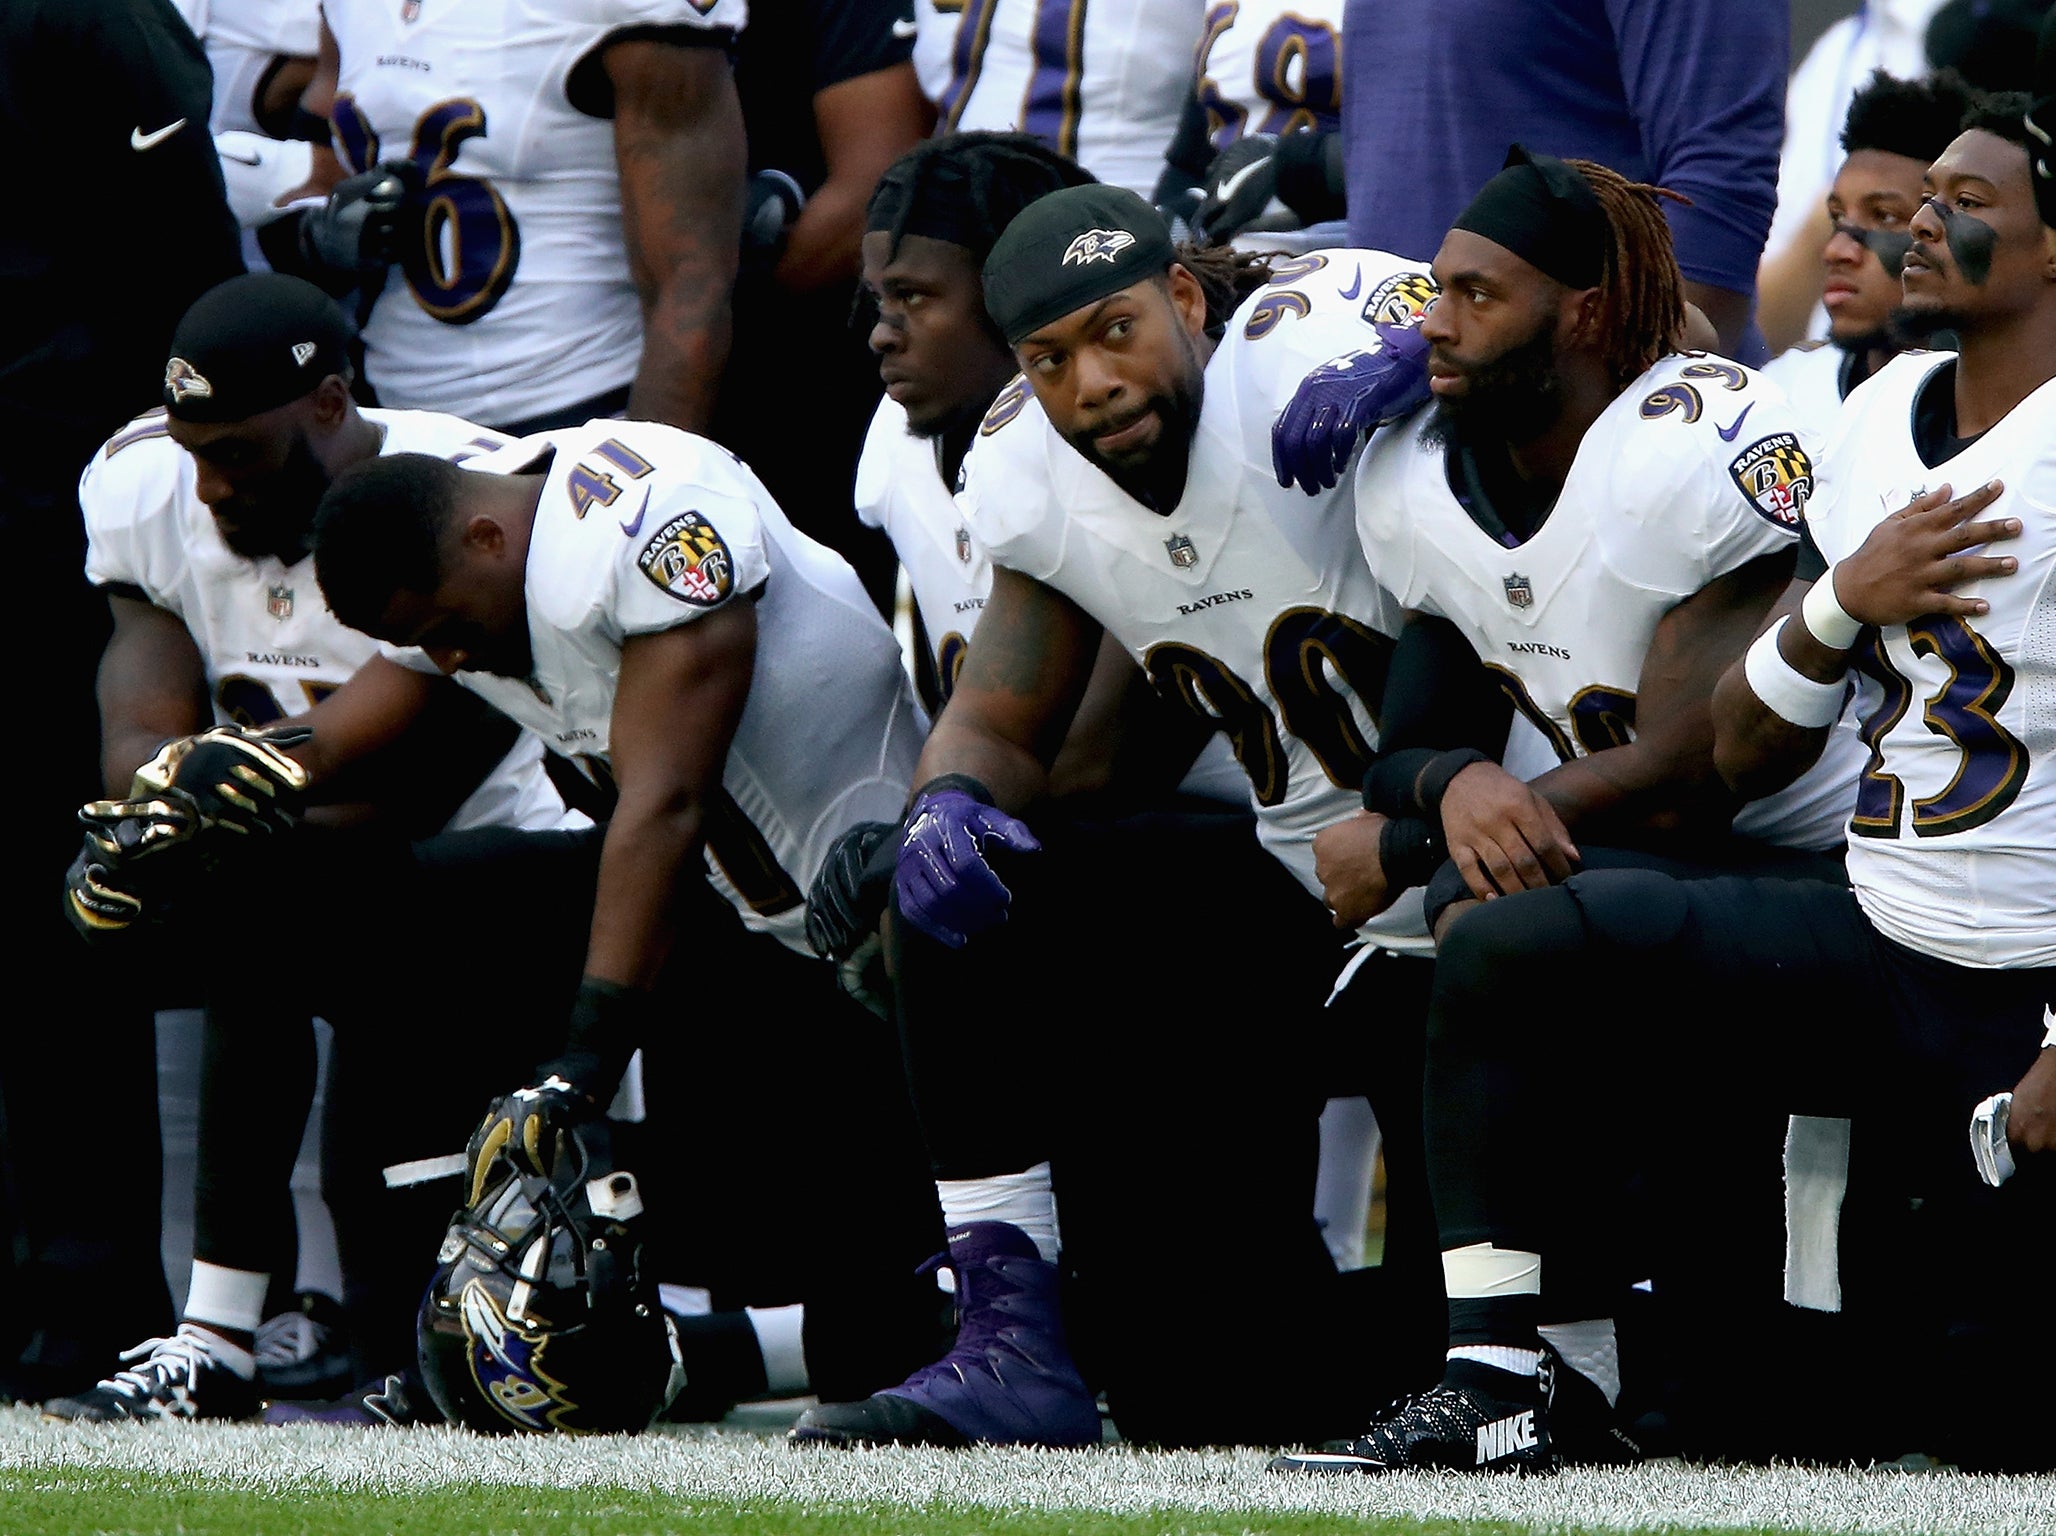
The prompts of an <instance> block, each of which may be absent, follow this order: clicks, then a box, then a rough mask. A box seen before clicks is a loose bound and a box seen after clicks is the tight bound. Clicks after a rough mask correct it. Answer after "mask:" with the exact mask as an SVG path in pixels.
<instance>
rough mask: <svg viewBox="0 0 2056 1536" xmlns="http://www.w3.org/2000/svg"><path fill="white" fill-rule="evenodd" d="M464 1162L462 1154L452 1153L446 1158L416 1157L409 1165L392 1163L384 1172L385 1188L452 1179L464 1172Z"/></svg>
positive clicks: (405, 1186) (400, 1187)
mask: <svg viewBox="0 0 2056 1536" xmlns="http://www.w3.org/2000/svg"><path fill="white" fill-rule="evenodd" d="M464 1162H465V1158H464V1154H463V1153H462V1152H452V1153H451V1154H450V1155H449V1156H447V1157H417V1158H416V1159H414V1161H413V1162H411V1163H394V1164H393V1165H392V1166H391V1167H390V1168H388V1169H386V1171H385V1181H386V1188H387V1189H406V1188H407V1187H408V1186H409V1185H413V1184H426V1183H429V1182H430V1181H431V1180H434V1179H454V1178H455V1177H456V1176H457V1175H458V1174H460V1173H462V1172H463V1171H464Z"/></svg>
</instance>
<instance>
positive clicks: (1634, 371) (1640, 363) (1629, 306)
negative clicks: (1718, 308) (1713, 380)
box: [1564, 160, 1692, 386]
mask: <svg viewBox="0 0 2056 1536" xmlns="http://www.w3.org/2000/svg"><path fill="white" fill-rule="evenodd" d="M1564 163H1565V164H1566V165H1568V166H1570V167H1571V168H1572V169H1574V170H1576V171H1577V173H1578V174H1579V175H1581V176H1583V177H1584V178H1585V181H1586V183H1587V184H1588V185H1589V186H1590V187H1591V188H1592V191H1593V194H1594V195H1595V196H1596V197H1597V198H1598V199H1599V207H1600V209H1601V211H1602V212H1604V213H1605V215H1606V224H1607V230H1608V234H1609V237H1610V238H1609V239H1608V241H1607V247H1606V261H1605V265H1604V268H1603V269H1602V271H1601V273H1600V278H1599V288H1600V292H1601V294H1602V300H1601V304H1600V310H1599V327H1598V329H1599V340H1600V356H1601V357H1602V358H1603V359H1604V360H1605V362H1606V366H1607V370H1608V372H1609V373H1611V374H1612V376H1613V381H1614V384H1615V385H1616V386H1625V385H1627V384H1628V383H1629V382H1630V381H1631V380H1633V379H1634V378H1636V377H1637V376H1638V375H1640V374H1643V373H1647V372H1648V371H1649V369H1650V367H1651V366H1652V365H1653V364H1654V363H1655V362H1656V360H1657V359H1658V358H1659V357H1662V356H1663V355H1664V354H1665V353H1666V352H1670V351H1673V350H1675V349H1676V347H1677V344H1678V339H1679V337H1680V336H1682V335H1683V333H1684V328H1685V276H1684V274H1683V273H1682V272H1680V271H1679V270H1678V258H1677V253H1676V252H1675V251H1674V250H1673V249H1672V247H1671V232H1670V225H1669V223H1668V222H1666V220H1665V219H1664V216H1663V204H1662V201H1661V200H1662V199H1664V198H1669V199H1670V200H1671V201H1672V202H1674V203H1683V204H1685V205H1686V206H1688V207H1689V206H1690V205H1691V201H1692V200H1691V199H1690V198H1689V197H1684V196H1682V195H1680V194H1679V193H1676V192H1673V191H1671V190H1670V189H1669V188H1668V187H1652V186H1649V185H1647V184H1646V183H1643V182H1639V181H1629V180H1628V179H1627V177H1625V176H1623V175H1621V174H1620V172H1618V171H1614V170H1609V169H1608V168H1607V167H1606V166H1603V165H1598V164H1595V163H1594V162H1593V161H1590V160H1566V161H1565V162H1564Z"/></svg>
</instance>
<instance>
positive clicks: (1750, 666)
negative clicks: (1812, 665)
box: [1742, 582, 1844, 731]
mask: <svg viewBox="0 0 2056 1536" xmlns="http://www.w3.org/2000/svg"><path fill="white" fill-rule="evenodd" d="M1815 585H1816V586H1818V585H1819V583H1817V582H1816V583H1815ZM1791 622H1792V621H1791V617H1790V615H1787V616H1786V617H1784V618H1781V619H1779V620H1778V621H1777V623H1775V624H1773V625H1771V627H1770V628H1769V629H1767V630H1765V631H1764V632H1763V633H1762V634H1760V635H1758V636H1757V637H1756V643H1755V644H1754V645H1752V646H1750V647H1749V654H1748V655H1747V656H1745V657H1744V658H1743V659H1742V675H1743V676H1744V677H1746V678H1747V679H1748V680H1749V691H1750V692H1751V693H1753V694H1755V695H1756V697H1757V698H1758V699H1760V700H1761V701H1762V702H1763V707H1764V708H1765V709H1767V710H1769V711H1770V712H1771V713H1772V714H1774V715H1776V716H1777V717H1778V718H1779V719H1780V720H1783V721H1785V722H1786V723H1787V724H1790V725H1796V726H1798V727H1799V728H1800V729H1801V730H1803V731H1812V730H1819V729H1820V728H1821V727H1822V726H1824V725H1833V724H1834V723H1835V716H1837V715H1839V714H1840V713H1841V712H1842V694H1843V691H1844V688H1843V684H1842V683H1841V682H1840V681H1839V680H1837V681H1835V682H1832V683H1823V682H1820V681H1818V680H1816V679H1814V678H1811V677H1808V676H1807V675H1806V674H1805V673H1804V672H1801V671H1800V670H1799V669H1798V668H1797V667H1795V666H1793V665H1792V664H1791V663H1790V662H1789V661H1787V660H1785V653H1784V652H1783V651H1781V650H1779V649H1778V636H1780V635H1782V634H1783V633H1784V632H1785V626H1786V625H1787V624H1789V623H1791Z"/></svg>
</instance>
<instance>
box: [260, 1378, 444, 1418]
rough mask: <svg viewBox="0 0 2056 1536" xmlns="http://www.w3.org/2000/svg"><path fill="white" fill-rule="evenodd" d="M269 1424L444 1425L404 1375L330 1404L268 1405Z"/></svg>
mask: <svg viewBox="0 0 2056 1536" xmlns="http://www.w3.org/2000/svg"><path fill="white" fill-rule="evenodd" d="M264 1422H265V1423H267V1424H327V1425H331V1426H333V1427H336V1428H341V1429H381V1428H391V1429H405V1428H407V1427H408V1426H409V1425H413V1424H440V1423H441V1422H442V1415H441V1414H439V1413H437V1412H436V1411H435V1407H434V1405H433V1404H432V1403H430V1402H429V1400H428V1394H427V1393H426V1392H424V1391H422V1390H421V1388H420V1387H419V1386H414V1387H411V1388H410V1386H409V1384H408V1382H407V1379H406V1378H405V1377H404V1376H397V1375H395V1376H382V1377H380V1378H379V1379H378V1380H377V1381H371V1382H366V1383H365V1384H364V1385H363V1386H361V1387H359V1388H358V1389H357V1390H356V1391H354V1392H352V1393H350V1394H349V1395H348V1396H347V1397H339V1398H337V1399H336V1400H335V1401H334V1402H329V1403H266V1404H265V1405H264Z"/></svg>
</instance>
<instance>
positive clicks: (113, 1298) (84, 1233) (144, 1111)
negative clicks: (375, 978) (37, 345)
mask: <svg viewBox="0 0 2056 1536" xmlns="http://www.w3.org/2000/svg"><path fill="white" fill-rule="evenodd" d="M97 446H98V445H97V443H86V444H77V443H74V444H71V445H65V444H62V443H53V442H40V443H35V444H29V443H20V444H17V445H16V453H15V455H14V460H13V462H14V468H15V470H17V471H20V474H19V475H16V474H0V556H4V560H5V568H6V569H7V571H8V572H9V573H10V576H11V578H12V579H13V580H14V581H15V583H16V584H17V588H18V590H17V595H16V597H15V598H14V600H13V601H11V602H9V603H7V604H6V605H4V607H0V648H4V651H5V654H7V655H9V656H13V657H16V658H21V659H22V661H23V665H25V666H27V667H29V668H30V669H31V670H30V671H29V672H28V673H27V674H25V676H24V679H23V684H22V693H21V700H20V704H19V706H18V711H17V721H16V724H17V731H18V740H17V744H16V747H15V749H14V750H11V751H9V752H7V753H4V754H0V806H5V807H6V814H7V818H8V821H7V832H6V848H5V851H4V853H0V933H5V935H6V939H7V960H8V969H9V982H10V988H9V994H10V996H12V998H13V999H14V1001H13V1003H12V1004H11V1005H10V1006H9V1008H8V1011H7V1016H6V1020H5V1044H4V1046H0V1392H4V1393H6V1394H8V1395H10V1396H14V1397H18V1398H21V1399H24V1400H30V1401H33V1400H40V1399H42V1398H46V1397H53V1396H60V1395H64V1394H67V1393H72V1392H76V1391H79V1390H82V1389H84V1388H86V1387H90V1386H91V1385H92V1384H93V1383H94V1382H95V1381H96V1380H98V1379H99V1378H100V1377H101V1376H103V1375H105V1374H106V1372H107V1370H108V1368H109V1367H110V1366H111V1365H112V1364H113V1359H114V1355H115V1354H116V1352H118V1351H120V1350H122V1349H126V1348H128V1347H129V1346H131V1345H133V1344H135V1343H137V1342H138V1341H139V1340H141V1339H144V1338H146V1337H148V1336H150V1335H151V1334H154V1333H161V1332H163V1331H164V1330H165V1328H166V1327H167V1326H168V1324H169V1322H170V1319H171V1299H170V1296H169V1294H168V1292H167V1290H166V1288H165V1283H164V1265H163V1260H162V1257H161V1254H160V1251H159V1233H160V1229H161V1218H160V1200H161V1190H160V1173H161V1165H162V1155H161V1144H160V1142H159V1139H158V1128H157V1090H156V1082H157V1048H156V1039H155V1034H154V1032H153V1030H152V1027H151V1014H150V1010H149V1008H148V1006H147V1005H146V1003H145V1001H144V997H143V990H142V987H141V986H140V985H139V978H138V977H137V975H136V974H135V971H134V969H133V968H132V967H131V966H130V965H129V964H127V963H126V962H125V961H124V960H123V959H122V958H121V957H119V956H105V955H100V954H96V953H95V952H94V951H93V950H92V949H90V948H89V947H88V946H87V945H86V943H85V941H84V940H82V939H81V938H79V937H78V935H77V934H76V933H74V932H73V931H72V929H71V927H70V925H69V924H68V923H67V922H66V921H65V919H64V916H63V906H62V900H63V888H64V871H65V868H66V866H67V865H68V864H70V862H71V859H72V856H73V855H74V854H76V853H77V852H78V849H79V846H80V841H81V832H80V828H79V824H78V820H77V815H76V813H77V810H78V807H79V806H80V804H81V803H83V802H84V801H87V800H91V799H95V798H97V797H99V795H100V794H101V793H102V788H101V782H100V760H99V758H100V721H99V711H98V708H97V706H96V705H95V702H94V695H93V686H94V674H95V672H96V670H97V668H98V665H99V659H100V651H101V648H102V646H103V645H104V644H105V641H106V637H107V634H108V631H109V627H110V625H109V620H108V615H107V602H106V599H105V598H103V597H102V596H100V594H99V593H97V592H95V591H93V590H92V589H91V588H90V587H88V586H87V585H86V583H85V579H84V576H83V574H82V569H83V564H84V549H85V546H84V534H83V528H82V524H81V522H80V518H79V510H78V501H77V496H76V485H77V475H78V470H79V467H80V466H81V465H83V464H84V463H85V461H86V459H87V458H88V457H89V456H90V455H91V453H92V451H93V449H94V448H95V447H97ZM31 472H33V473H34V474H35V475H36V476H38V477H39V478H38V479H34V480H31V479H30V478H29V476H30V474H31Z"/></svg>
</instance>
